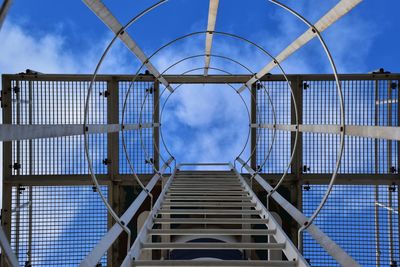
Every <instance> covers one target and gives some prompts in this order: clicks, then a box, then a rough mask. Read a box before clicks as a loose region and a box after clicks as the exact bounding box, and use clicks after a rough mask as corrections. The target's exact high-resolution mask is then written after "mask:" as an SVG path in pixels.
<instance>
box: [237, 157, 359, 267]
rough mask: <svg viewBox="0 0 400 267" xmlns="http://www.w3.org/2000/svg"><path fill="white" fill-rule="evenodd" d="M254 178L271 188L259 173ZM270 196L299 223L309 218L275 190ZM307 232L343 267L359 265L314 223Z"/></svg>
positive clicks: (250, 170) (266, 188)
mask: <svg viewBox="0 0 400 267" xmlns="http://www.w3.org/2000/svg"><path fill="white" fill-rule="evenodd" d="M237 161H238V162H239V163H240V164H243V167H245V168H246V170H247V171H248V172H249V173H250V175H253V174H255V173H256V172H255V171H254V170H253V169H252V168H251V167H250V166H249V165H247V164H246V163H245V161H244V160H243V159H241V158H239V159H238V160H237ZM254 179H255V180H256V181H257V182H258V184H259V185H260V186H261V187H262V188H264V190H265V191H267V192H268V193H269V192H271V191H272V190H273V187H272V186H271V185H270V184H269V183H268V182H267V181H265V180H264V179H263V178H262V177H261V176H260V175H259V174H256V175H255V176H254ZM271 197H272V198H273V199H274V200H275V201H276V203H277V204H279V205H280V206H281V207H282V208H283V209H284V210H285V211H286V212H287V213H288V214H289V215H290V216H291V217H292V218H293V219H294V220H295V221H296V222H297V223H298V224H299V225H304V224H305V223H307V222H308V221H309V219H308V218H307V217H306V216H305V215H304V214H303V213H302V212H301V211H300V210H298V209H297V208H296V207H295V206H293V205H292V204H291V203H290V202H289V201H287V200H286V199H285V198H284V197H282V195H281V194H279V192H277V191H275V193H274V194H272V195H271ZM306 231H308V233H309V234H310V235H311V236H312V237H313V238H314V240H315V241H317V242H318V243H319V244H320V245H321V246H322V247H323V248H324V249H325V251H326V252H327V253H329V255H331V256H332V257H333V258H334V259H335V260H336V261H337V262H338V263H339V264H340V266H343V267H358V266H359V267H361V265H360V264H358V263H357V262H356V261H355V260H354V259H353V258H352V257H350V256H349V255H348V254H347V253H346V252H345V251H344V250H343V249H342V248H341V247H339V245H337V244H336V243H335V242H334V241H333V240H332V239H330V238H329V236H327V235H326V234H325V233H324V232H322V231H321V229H319V228H318V226H316V225H315V224H313V223H311V224H309V226H308V228H307V229H306Z"/></svg>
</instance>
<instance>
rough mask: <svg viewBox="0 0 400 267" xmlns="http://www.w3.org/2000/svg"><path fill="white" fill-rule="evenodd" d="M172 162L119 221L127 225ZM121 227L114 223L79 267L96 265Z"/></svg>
mask: <svg viewBox="0 0 400 267" xmlns="http://www.w3.org/2000/svg"><path fill="white" fill-rule="evenodd" d="M173 160H174V158H173V157H171V158H170V159H169V160H167V162H166V163H165V164H164V165H163V166H162V168H161V170H160V174H159V173H156V174H155V175H154V176H153V178H151V180H150V182H149V183H148V184H147V185H146V187H145V190H142V192H141V193H140V194H139V195H138V196H137V197H136V199H135V200H134V201H133V202H132V204H131V205H130V206H129V208H128V209H127V210H126V211H125V213H124V214H123V215H122V216H121V221H123V222H124V223H125V225H127V224H128V223H129V222H130V221H131V220H132V218H133V216H135V214H136V212H137V211H138V210H139V208H140V206H141V205H142V204H143V202H144V201H145V200H146V198H147V196H148V194H147V192H146V191H148V192H151V191H152V190H153V188H154V186H155V185H156V184H157V182H158V181H159V180H160V178H161V175H162V174H163V173H164V171H165V170H166V169H167V168H168V167H169V164H171V163H172V161H173ZM122 230H123V229H122V227H121V226H120V225H119V224H118V223H115V224H114V225H113V226H112V227H111V229H110V230H109V231H108V232H107V233H106V234H105V235H104V236H103V237H102V238H101V240H100V241H99V242H98V243H97V245H96V246H95V247H94V248H93V249H92V251H91V252H90V253H89V254H88V255H87V256H86V257H85V258H84V259H83V261H82V262H81V264H80V265H79V266H80V267H93V266H96V264H98V262H99V261H100V259H101V257H103V255H104V254H105V253H106V252H107V250H108V249H109V248H110V247H111V246H112V244H113V243H114V242H115V240H117V238H118V236H119V235H120V234H121V232H122Z"/></svg>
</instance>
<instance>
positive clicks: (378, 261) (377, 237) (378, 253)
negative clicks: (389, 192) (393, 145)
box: [374, 80, 381, 267]
mask: <svg viewBox="0 0 400 267" xmlns="http://www.w3.org/2000/svg"><path fill="white" fill-rule="evenodd" d="M374 83H375V85H374V91H375V92H374V94H375V101H374V103H375V118H374V124H375V126H378V125H379V121H378V120H379V116H378V114H379V107H380V105H379V101H380V99H379V82H378V81H377V80H376V81H375V82H374ZM378 141H379V140H378V139H374V145H375V148H374V154H375V166H374V167H375V174H378V173H379V161H378V156H379V154H378ZM378 202H379V186H378V185H375V203H374V204H375V240H376V241H375V246H376V247H375V250H376V253H375V255H376V266H377V267H380V265H381V248H380V234H379V231H380V224H379V206H378V205H377V203H378Z"/></svg>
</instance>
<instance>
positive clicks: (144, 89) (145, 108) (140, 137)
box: [119, 81, 154, 174]
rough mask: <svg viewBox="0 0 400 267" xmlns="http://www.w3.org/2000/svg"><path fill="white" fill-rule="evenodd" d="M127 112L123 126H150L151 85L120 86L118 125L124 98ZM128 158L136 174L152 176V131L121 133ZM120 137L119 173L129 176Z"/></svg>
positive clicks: (152, 89)
mask: <svg viewBox="0 0 400 267" xmlns="http://www.w3.org/2000/svg"><path fill="white" fill-rule="evenodd" d="M130 87H131V89H130V93H129V94H128V96H127V100H126V112H125V118H124V123H125V124H128V123H131V124H138V123H141V124H144V123H152V122H153V100H154V82H135V83H131V82H130V81H126V82H119V99H120V100H119V102H120V110H119V113H120V121H122V113H123V103H124V101H125V98H126V94H127V92H128V90H129V88H130ZM124 138H125V143H126V150H127V154H128V156H129V158H130V161H131V162H132V165H133V168H134V170H135V172H136V173H139V174H146V173H153V167H152V165H151V161H152V160H153V157H154V156H153V129H152V128H142V129H141V130H140V131H129V132H124ZM121 140H122V133H121V134H120V148H119V150H120V156H119V157H120V164H119V165H120V166H119V167H120V173H122V174H127V173H132V172H131V169H130V166H129V162H128V160H127V158H126V154H125V152H124V148H123V144H122V141H121Z"/></svg>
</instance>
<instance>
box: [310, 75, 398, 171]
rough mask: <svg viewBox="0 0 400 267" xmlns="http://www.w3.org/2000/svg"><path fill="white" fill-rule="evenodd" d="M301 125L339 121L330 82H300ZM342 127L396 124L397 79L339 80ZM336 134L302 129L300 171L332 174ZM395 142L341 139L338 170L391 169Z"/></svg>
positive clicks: (394, 165) (395, 165)
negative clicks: (341, 97) (301, 88)
mask: <svg viewBox="0 0 400 267" xmlns="http://www.w3.org/2000/svg"><path fill="white" fill-rule="evenodd" d="M303 88H304V90H303V123H304V124H340V121H341V120H340V104H339V98H338V94H337V89H336V85H335V82H334V81H305V82H304V84H303ZM342 90H343V98H344V104H345V105H344V114H345V122H346V124H347V125H369V126H374V125H378V126H398V104H397V99H398V82H397V81H391V80H378V81H372V80H371V81H364V80H349V81H342ZM339 145H340V138H339V136H338V135H332V134H319V133H303V163H304V168H303V169H304V172H305V173H332V172H333V170H334V168H335V164H336V159H337V156H338V151H339ZM397 172H398V148H397V143H396V142H393V141H390V140H375V139H371V138H362V137H355V136H346V137H345V146H344V154H343V158H342V163H341V167H340V173H371V174H372V173H380V174H385V173H397Z"/></svg>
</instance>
